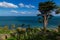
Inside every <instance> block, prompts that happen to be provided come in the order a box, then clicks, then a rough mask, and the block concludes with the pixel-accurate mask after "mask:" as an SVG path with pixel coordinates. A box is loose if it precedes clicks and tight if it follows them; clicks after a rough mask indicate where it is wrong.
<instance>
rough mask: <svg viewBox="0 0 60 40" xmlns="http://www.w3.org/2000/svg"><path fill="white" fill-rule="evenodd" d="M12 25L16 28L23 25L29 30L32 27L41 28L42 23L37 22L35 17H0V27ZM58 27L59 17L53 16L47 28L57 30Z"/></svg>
mask: <svg viewBox="0 0 60 40" xmlns="http://www.w3.org/2000/svg"><path fill="white" fill-rule="evenodd" d="M12 24H14V25H15V26H16V27H22V26H21V25H22V24H24V26H23V27H24V28H26V27H28V26H27V25H30V27H31V28H34V27H43V23H39V22H38V17H37V16H0V27H4V26H5V25H8V27H11V25H12ZM58 25H60V16H55V17H53V18H52V19H50V20H49V21H48V25H47V28H57V27H58Z"/></svg>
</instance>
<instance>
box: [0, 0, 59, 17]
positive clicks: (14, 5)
mask: <svg viewBox="0 0 60 40" xmlns="http://www.w3.org/2000/svg"><path fill="white" fill-rule="evenodd" d="M45 1H46V0H0V16H36V15H37V14H38V13H39V11H38V10H37V9H38V4H39V2H45ZM53 1H54V2H55V3H56V4H57V5H59V4H60V0H58V1H57V0H53ZM53 15H55V14H53Z"/></svg>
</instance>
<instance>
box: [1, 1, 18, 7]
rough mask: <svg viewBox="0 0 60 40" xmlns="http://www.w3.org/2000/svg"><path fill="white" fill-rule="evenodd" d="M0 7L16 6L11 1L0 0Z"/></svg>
mask: <svg viewBox="0 0 60 40" xmlns="http://www.w3.org/2000/svg"><path fill="white" fill-rule="evenodd" d="M0 7H6V8H18V6H17V5H15V4H13V3H8V2H5V1H4V2H0Z"/></svg>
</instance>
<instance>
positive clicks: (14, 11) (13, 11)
mask: <svg viewBox="0 0 60 40" xmlns="http://www.w3.org/2000/svg"><path fill="white" fill-rule="evenodd" d="M10 12H11V13H16V14H31V13H32V12H30V11H16V10H11V11H10Z"/></svg>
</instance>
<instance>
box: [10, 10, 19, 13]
mask: <svg viewBox="0 0 60 40" xmlns="http://www.w3.org/2000/svg"><path fill="white" fill-rule="evenodd" d="M10 12H11V13H19V12H18V11H16V10H11V11H10Z"/></svg>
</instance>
